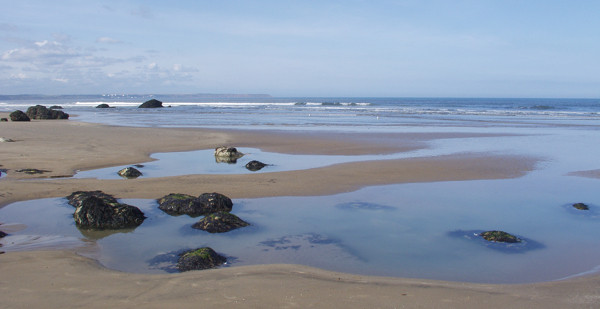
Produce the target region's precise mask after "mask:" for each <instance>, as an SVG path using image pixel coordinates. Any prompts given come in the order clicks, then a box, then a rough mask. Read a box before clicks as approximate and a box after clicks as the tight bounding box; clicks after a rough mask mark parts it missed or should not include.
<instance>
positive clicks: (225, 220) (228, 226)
mask: <svg viewBox="0 0 600 309" xmlns="http://www.w3.org/2000/svg"><path fill="white" fill-rule="evenodd" d="M248 225H250V224H249V223H248V222H246V221H244V220H242V219H240V218H239V217H238V216H236V215H234V214H230V213H228V212H224V211H220V212H217V213H214V214H210V215H207V216H206V217H204V218H202V219H200V221H198V222H196V223H194V224H193V225H192V227H193V228H195V229H198V230H203V231H207V232H209V233H225V232H229V231H231V230H235V229H237V228H240V227H244V226H248Z"/></svg>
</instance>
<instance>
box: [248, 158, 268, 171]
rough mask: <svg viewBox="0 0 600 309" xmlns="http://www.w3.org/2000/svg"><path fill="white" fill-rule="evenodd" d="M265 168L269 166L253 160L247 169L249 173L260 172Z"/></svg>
mask: <svg viewBox="0 0 600 309" xmlns="http://www.w3.org/2000/svg"><path fill="white" fill-rule="evenodd" d="M265 166H267V165H266V164H264V163H262V162H260V161H256V160H252V161H250V162H248V164H246V169H247V170H249V171H252V172H256V171H260V170H261V169H262V168H263V167H265Z"/></svg>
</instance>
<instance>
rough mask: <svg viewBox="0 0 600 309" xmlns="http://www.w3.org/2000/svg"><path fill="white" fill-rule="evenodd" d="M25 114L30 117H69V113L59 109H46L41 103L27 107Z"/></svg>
mask: <svg viewBox="0 0 600 309" xmlns="http://www.w3.org/2000/svg"><path fill="white" fill-rule="evenodd" d="M27 116H29V118H31V119H69V114H66V113H65V112H63V111H59V110H54V109H48V108H46V106H43V105H36V106H31V107H29V108H28V109H27Z"/></svg>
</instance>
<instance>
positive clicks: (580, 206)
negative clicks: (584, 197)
mask: <svg viewBox="0 0 600 309" xmlns="http://www.w3.org/2000/svg"><path fill="white" fill-rule="evenodd" d="M573 208H575V209H579V210H590V208H589V207H588V205H586V204H584V203H576V204H573Z"/></svg>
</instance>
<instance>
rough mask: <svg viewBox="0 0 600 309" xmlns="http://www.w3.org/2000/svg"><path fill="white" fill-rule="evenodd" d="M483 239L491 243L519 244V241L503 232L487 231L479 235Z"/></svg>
mask: <svg viewBox="0 0 600 309" xmlns="http://www.w3.org/2000/svg"><path fill="white" fill-rule="evenodd" d="M479 236H481V237H483V239H485V240H487V241H493V242H507V243H516V242H521V239H519V238H517V237H516V236H513V235H511V234H508V233H506V232H503V231H487V232H483V233H481V234H479Z"/></svg>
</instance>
